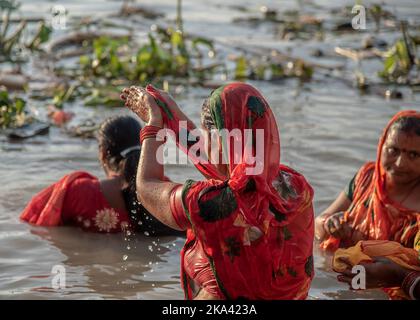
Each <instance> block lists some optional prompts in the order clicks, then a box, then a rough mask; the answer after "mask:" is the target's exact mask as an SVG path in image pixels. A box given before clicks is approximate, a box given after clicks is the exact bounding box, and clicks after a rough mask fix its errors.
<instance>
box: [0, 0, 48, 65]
mask: <svg viewBox="0 0 420 320" xmlns="http://www.w3.org/2000/svg"><path fill="white" fill-rule="evenodd" d="M19 7H20V3H18V2H16V1H15V0H0V16H2V17H3V20H2V25H1V29H0V58H1V60H3V61H11V62H21V61H19V58H20V54H19V53H20V50H22V49H29V50H31V51H34V50H39V49H40V46H41V44H43V43H45V42H47V41H48V40H49V38H50V34H51V32H52V29H51V28H50V27H49V26H47V25H46V23H45V21H43V20H41V21H40V22H39V26H38V29H37V30H36V32H35V35H34V36H33V37H32V39H30V40H29V41H28V42H26V43H25V42H24V41H23V39H22V35H23V33H24V31H26V28H27V22H26V21H25V20H21V21H20V23H19V24H18V26H17V27H16V28H15V29H14V30H13V32H10V33H9V32H8V31H9V29H10V25H11V22H10V16H11V14H12V13H13V12H14V11H16V10H18V9H19Z"/></svg>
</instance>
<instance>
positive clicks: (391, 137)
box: [381, 129, 420, 184]
mask: <svg viewBox="0 0 420 320" xmlns="http://www.w3.org/2000/svg"><path fill="white" fill-rule="evenodd" d="M381 156H382V157H381V158H382V161H381V162H382V166H383V167H384V169H385V171H386V176H387V179H389V180H388V181H390V182H392V183H397V184H404V183H410V182H412V181H414V180H416V179H420V136H418V135H416V134H414V133H413V134H407V133H405V132H401V131H399V130H397V129H391V131H390V132H389V133H388V136H387V138H386V141H385V143H384V145H383V147H382V154H381Z"/></svg>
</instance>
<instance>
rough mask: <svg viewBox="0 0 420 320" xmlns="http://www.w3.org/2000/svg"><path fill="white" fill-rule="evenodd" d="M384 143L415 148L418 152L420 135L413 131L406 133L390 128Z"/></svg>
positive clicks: (408, 148)
mask: <svg viewBox="0 0 420 320" xmlns="http://www.w3.org/2000/svg"><path fill="white" fill-rule="evenodd" d="M385 144H386V145H390V144H392V145H393V146H396V147H399V148H403V149H407V150H415V151H419V152H420V136H419V135H417V134H415V133H406V132H403V131H401V130H398V129H391V130H390V131H389V132H388V136H387V138H386V141H385Z"/></svg>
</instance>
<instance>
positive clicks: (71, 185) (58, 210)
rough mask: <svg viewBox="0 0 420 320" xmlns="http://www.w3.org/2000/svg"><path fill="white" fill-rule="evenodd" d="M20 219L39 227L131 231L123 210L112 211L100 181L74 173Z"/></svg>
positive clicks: (44, 192) (43, 193)
mask: <svg viewBox="0 0 420 320" xmlns="http://www.w3.org/2000/svg"><path fill="white" fill-rule="evenodd" d="M20 219H22V220H24V221H27V222H29V223H31V224H34V225H38V226H58V225H64V224H72V225H77V226H80V227H82V228H83V229H84V230H87V231H93V232H106V233H113V232H120V231H121V230H123V229H124V228H127V227H129V223H130V219H129V216H128V214H127V213H126V212H125V211H123V210H118V209H114V208H112V207H111V206H110V205H109V203H108V202H107V200H106V199H105V197H104V196H103V194H102V192H101V189H100V185H99V181H98V179H97V178H96V177H94V176H92V175H90V174H89V173H86V172H80V171H77V172H73V173H71V174H68V175H66V176H64V177H63V178H61V179H60V180H59V181H58V182H56V183H54V184H52V185H51V186H49V187H47V188H45V189H44V190H42V191H41V192H40V193H38V194H37V195H36V196H35V197H33V198H32V200H31V201H30V202H29V204H28V205H27V206H26V208H25V209H24V210H23V212H22V214H21V216H20Z"/></svg>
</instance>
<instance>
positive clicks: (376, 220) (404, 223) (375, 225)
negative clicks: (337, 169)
mask: <svg viewBox="0 0 420 320" xmlns="http://www.w3.org/2000/svg"><path fill="white" fill-rule="evenodd" d="M400 117H416V118H420V113H419V112H417V111H401V112H398V113H397V114H396V115H395V116H394V117H393V118H392V119H391V121H390V122H389V123H388V125H387V127H386V128H385V130H384V132H383V134H382V136H381V139H380V141H379V145H378V150H377V159H376V162H369V163H367V164H365V165H364V166H363V167H362V168H361V169H360V170H359V172H358V173H357V175H356V178H355V189H354V195H353V201H352V204H351V206H350V207H349V209H348V210H347V211H346V212H345V214H344V219H345V221H346V222H348V223H350V225H351V227H352V229H354V230H358V231H360V232H361V233H362V234H364V235H365V237H366V240H392V241H397V242H399V243H401V244H402V245H404V246H410V247H413V240H414V238H415V236H416V234H417V232H418V231H419V226H420V212H416V211H413V210H409V209H407V208H405V207H403V206H402V205H401V204H400V203H397V202H395V201H393V200H391V199H390V198H389V197H388V195H387V191H386V186H385V177H386V173H385V170H384V168H383V167H382V165H381V154H382V147H383V145H384V143H385V140H386V138H387V136H388V131H389V128H390V127H391V125H392V124H393V123H394V122H395V121H396V120H397V119H399V118H400ZM345 241H346V239H341V240H340V239H337V238H334V237H332V236H330V237H329V238H328V239H327V240H325V241H324V242H323V243H321V248H323V249H330V250H336V249H337V248H338V247H339V246H340V244H342V242H345Z"/></svg>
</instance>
